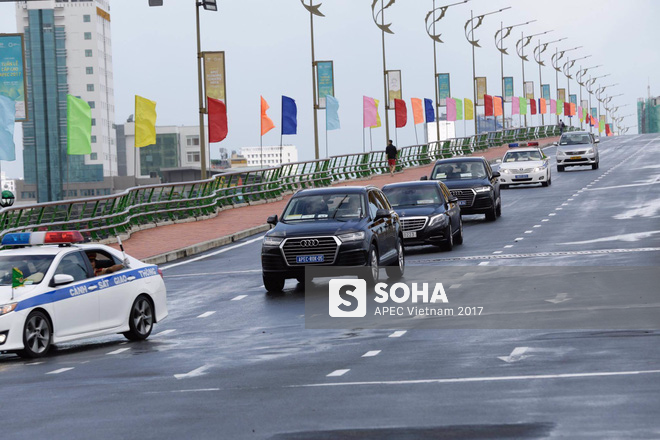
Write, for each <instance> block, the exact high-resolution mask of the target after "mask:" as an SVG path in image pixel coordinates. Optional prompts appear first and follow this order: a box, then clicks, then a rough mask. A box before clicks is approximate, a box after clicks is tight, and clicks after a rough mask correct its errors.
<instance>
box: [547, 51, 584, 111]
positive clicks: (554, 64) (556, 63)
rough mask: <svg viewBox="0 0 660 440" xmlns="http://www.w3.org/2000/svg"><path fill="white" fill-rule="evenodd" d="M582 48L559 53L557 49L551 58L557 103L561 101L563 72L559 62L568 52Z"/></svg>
mask: <svg viewBox="0 0 660 440" xmlns="http://www.w3.org/2000/svg"><path fill="white" fill-rule="evenodd" d="M581 48H582V46H577V47H573V48H571V49H565V50H562V51H559V49H555V53H554V55H552V57H550V61H551V62H552V67H553V68H554V69H555V98H556V100H557V101H559V72H561V67H559V60H561V59H562V58H563V57H564V54H565V53H566V52H570V51H572V50H577V49H581ZM557 123H559V115H557Z"/></svg>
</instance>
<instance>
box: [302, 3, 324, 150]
mask: <svg viewBox="0 0 660 440" xmlns="http://www.w3.org/2000/svg"><path fill="white" fill-rule="evenodd" d="M300 3H302V5H303V6H304V7H305V9H307V10H308V11H309V26H310V41H311V47H312V101H313V102H312V105H313V109H314V156H315V157H316V159H317V160H318V158H319V122H318V111H319V102H318V96H316V59H315V57H314V16H315V15H316V16H318V17H325V15H323V13H322V12H321V11H319V8H320V7H321V4H320V3H319V4H318V5H314V4H313V0H309V5H307V4H305V0H300Z"/></svg>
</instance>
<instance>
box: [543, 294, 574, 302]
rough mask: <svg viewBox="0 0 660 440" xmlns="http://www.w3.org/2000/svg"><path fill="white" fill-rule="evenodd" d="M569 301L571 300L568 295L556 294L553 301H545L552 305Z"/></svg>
mask: <svg viewBox="0 0 660 440" xmlns="http://www.w3.org/2000/svg"><path fill="white" fill-rule="evenodd" d="M570 300H571V299H570V298H569V297H568V293H558V294H557V296H556V297H555V298H554V299H546V301H547V302H549V303H553V304H559V303H563V302H566V301H570Z"/></svg>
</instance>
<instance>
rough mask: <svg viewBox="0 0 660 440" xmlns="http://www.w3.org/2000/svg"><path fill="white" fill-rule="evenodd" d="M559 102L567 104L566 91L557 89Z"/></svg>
mask: <svg viewBox="0 0 660 440" xmlns="http://www.w3.org/2000/svg"><path fill="white" fill-rule="evenodd" d="M557 101H564V102H566V89H557Z"/></svg>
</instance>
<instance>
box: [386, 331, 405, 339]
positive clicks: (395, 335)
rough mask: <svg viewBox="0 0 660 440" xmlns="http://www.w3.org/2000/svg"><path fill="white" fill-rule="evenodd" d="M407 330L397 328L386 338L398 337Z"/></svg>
mask: <svg viewBox="0 0 660 440" xmlns="http://www.w3.org/2000/svg"><path fill="white" fill-rule="evenodd" d="M407 332H408V330H397V331H395V332H394V333H392V334H391V335H389V336H388V338H400V337H401V336H403V335H405V334H406V333H407Z"/></svg>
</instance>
